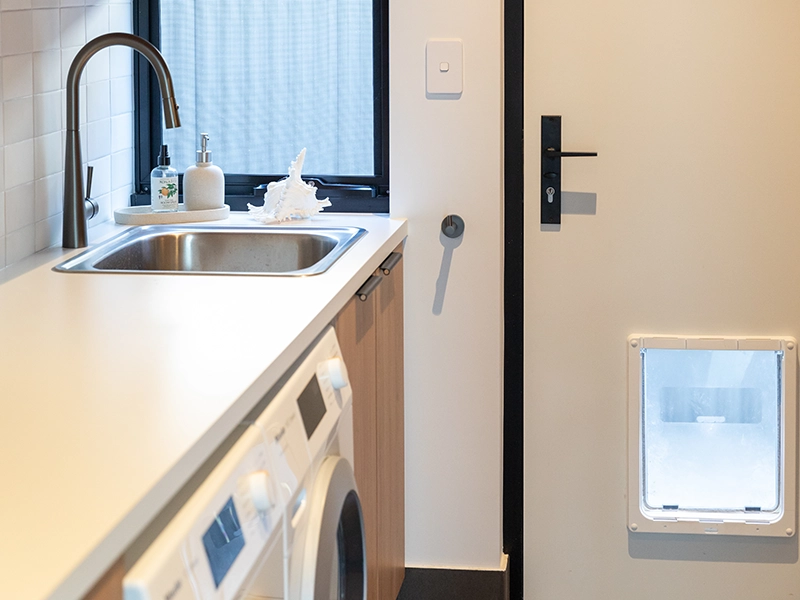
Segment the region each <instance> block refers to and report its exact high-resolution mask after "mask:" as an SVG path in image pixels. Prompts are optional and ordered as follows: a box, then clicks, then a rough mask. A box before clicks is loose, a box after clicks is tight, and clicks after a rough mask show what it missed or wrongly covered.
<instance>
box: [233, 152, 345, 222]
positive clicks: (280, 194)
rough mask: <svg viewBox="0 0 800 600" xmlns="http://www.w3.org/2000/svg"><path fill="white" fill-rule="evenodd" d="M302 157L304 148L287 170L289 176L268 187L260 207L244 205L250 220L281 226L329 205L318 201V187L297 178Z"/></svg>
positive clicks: (313, 213) (307, 216)
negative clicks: (285, 222) (282, 223)
mask: <svg viewBox="0 0 800 600" xmlns="http://www.w3.org/2000/svg"><path fill="white" fill-rule="evenodd" d="M305 158H306V149H305V148H303V149H302V150H301V151H300V154H298V155H297V158H296V159H294V161H293V162H292V165H291V166H290V167H289V176H288V177H287V178H286V179H281V180H280V181H273V182H272V183H270V184H269V185H268V186H267V192H266V193H265V194H264V205H263V206H253V205H252V204H248V205H247V210H248V211H249V213H250V216H251V217H253V218H254V219H255V220H257V221H260V222H262V223H281V222H283V221H287V220H289V219H307V218H309V217H313V216H314V215H316V214H317V213H319V212H322V209H323V208H325V207H326V206H330V205H331V203H330V200H328V199H327V198H325V199H324V200H317V188H316V187H314V185H313V184H311V183H307V182H305V181H303V180H302V179H300V173H301V172H302V170H303V162H304V161H305Z"/></svg>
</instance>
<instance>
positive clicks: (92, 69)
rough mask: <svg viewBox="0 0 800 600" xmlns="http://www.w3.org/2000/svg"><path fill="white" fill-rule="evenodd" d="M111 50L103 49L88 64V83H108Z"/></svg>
mask: <svg viewBox="0 0 800 600" xmlns="http://www.w3.org/2000/svg"><path fill="white" fill-rule="evenodd" d="M110 53H111V48H103V49H102V50H100V52H98V53H97V54H95V55H94V56H93V57H92V58H91V60H90V61H89V62H88V63H87V64H86V83H96V82H98V81H108V77H109V75H108V73H109V67H108V65H109V57H110V55H111V54H110Z"/></svg>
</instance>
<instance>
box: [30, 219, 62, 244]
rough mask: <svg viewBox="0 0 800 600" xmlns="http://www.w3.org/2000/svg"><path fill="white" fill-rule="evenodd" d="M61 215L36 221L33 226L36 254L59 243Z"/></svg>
mask: <svg viewBox="0 0 800 600" xmlns="http://www.w3.org/2000/svg"><path fill="white" fill-rule="evenodd" d="M62 218H63V214H62V213H58V214H57V215H53V216H52V217H49V218H47V219H44V220H43V221H37V222H36V225H35V230H34V233H35V236H36V239H35V247H34V249H35V250H36V252H38V251H39V250H44V249H45V248H49V247H50V246H53V245H55V244H58V243H59V242H60V241H61V223H62Z"/></svg>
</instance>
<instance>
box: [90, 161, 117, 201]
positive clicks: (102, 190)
mask: <svg viewBox="0 0 800 600" xmlns="http://www.w3.org/2000/svg"><path fill="white" fill-rule="evenodd" d="M111 158H112V157H111V156H104V157H103V158H101V159H99V160H90V161H89V164H90V165H92V166H93V167H94V174H93V175H92V198H99V197H100V196H104V195H105V194H108V193H109V192H110V191H111V170H112V162H111Z"/></svg>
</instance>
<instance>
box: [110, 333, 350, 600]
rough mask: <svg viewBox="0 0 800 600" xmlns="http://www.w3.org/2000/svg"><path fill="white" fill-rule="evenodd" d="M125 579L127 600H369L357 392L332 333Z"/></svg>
mask: <svg viewBox="0 0 800 600" xmlns="http://www.w3.org/2000/svg"><path fill="white" fill-rule="evenodd" d="M240 427H241V428H242V432H241V436H240V437H239V438H238V440H237V441H236V442H235V443H234V444H233V446H232V447H231V448H230V450H229V451H228V452H227V453H226V454H225V456H224V457H223V458H222V459H221V460H220V461H219V462H218V464H217V465H216V466H215V467H214V469H213V470H212V471H211V472H210V474H209V476H208V477H207V478H206V479H205V480H204V481H203V482H202V483H201V484H200V485H199V486H198V487H197V489H196V491H195V492H194V493H193V494H192V496H191V497H190V499H189V500H188V501H187V502H186V503H185V504H184V505H183V506H182V507H181V509H180V510H179V511H178V512H177V514H176V515H175V517H174V518H173V519H172V520H171V521H170V522H169V524H168V525H167V526H166V527H165V528H164V529H163V531H162V532H161V533H160V534H159V535H158V536H157V538H156V539H155V540H154V542H153V543H152V544H151V545H150V546H149V547H148V548H147V550H146V551H145V552H144V553H143V554H142V555H141V557H140V558H139V560H137V562H136V564H135V565H134V566H133V567H132V568H131V569H130V571H129V572H128V573H127V575H126V576H125V579H124V581H123V590H124V598H125V600H244V599H247V600H262V599H277V598H280V599H282V600H334V599H335V600H364V598H366V555H365V551H364V525H363V518H362V513H361V504H360V501H359V498H358V491H357V488H356V483H355V478H354V476H353V413H352V391H351V388H350V384H349V380H348V377H347V368H346V366H345V364H344V361H343V359H342V356H341V351H340V349H339V344H338V341H337V339H336V334H335V332H334V330H333V328H328V329H327V330H326V331H325V332H324V334H323V335H322V336H321V337H320V338H319V339H318V341H317V342H316V343H315V345H314V346H313V347H312V348H311V349H310V350H309V351H308V352H307V353H306V356H305V358H304V359H303V360H302V361H301V363H300V365H299V366H298V367H297V368H296V370H295V371H294V372H293V373H292V374H291V376H290V377H289V378H288V379H287V381H286V383H285V384H284V385H283V386H282V387H281V389H280V390H279V391H278V392H277V393H276V394H275V395H274V397H273V399H272V400H271V401H270V402H269V404H268V405H267V407H266V408H265V409H264V411H263V412H262V413H261V415H260V416H259V417H258V418H256V419H255V421H253V422H248V423H243V424H242V425H241V426H240Z"/></svg>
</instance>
